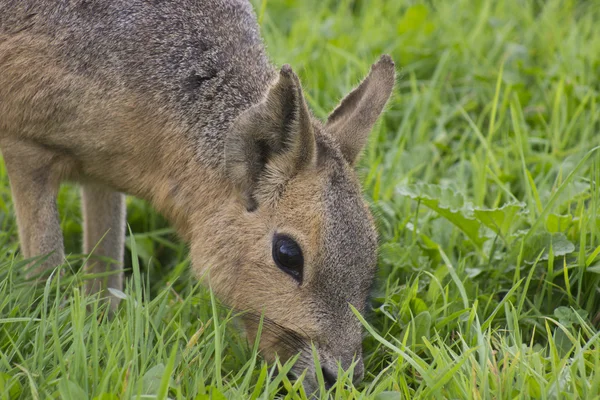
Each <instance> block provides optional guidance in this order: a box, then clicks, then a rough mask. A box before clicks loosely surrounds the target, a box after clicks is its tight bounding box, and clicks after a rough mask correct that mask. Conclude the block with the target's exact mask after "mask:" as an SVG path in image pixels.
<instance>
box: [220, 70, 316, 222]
mask: <svg viewBox="0 0 600 400" xmlns="http://www.w3.org/2000/svg"><path fill="white" fill-rule="evenodd" d="M314 158H315V137H314V132H313V128H312V123H311V118H310V113H309V111H308V108H307V106H306V103H305V101H304V96H303V95H302V87H301V86H300V80H299V79H298V76H296V74H295V73H294V71H292V68H291V67H290V66H289V65H287V64H286V65H284V66H283V67H281V71H280V73H279V79H278V80H277V82H276V83H275V85H273V86H272V87H271V89H270V90H269V92H268V93H267V95H266V97H265V99H264V100H263V101H262V102H261V103H259V104H256V105H254V106H252V107H250V108H249V109H248V110H246V111H244V112H243V113H242V114H241V115H240V116H239V117H238V118H237V120H236V121H235V123H234V125H233V127H232V129H231V131H230V132H229V134H228V135H227V137H226V139H225V169H226V171H227V175H228V176H229V178H230V179H231V180H232V181H233V183H234V184H235V185H236V187H237V188H238V190H239V191H240V193H241V195H242V199H243V201H244V203H245V205H246V209H248V211H252V210H254V209H256V207H257V206H258V204H257V202H256V199H255V196H254V195H255V190H256V187H257V184H258V181H259V179H260V177H261V174H262V173H263V172H264V170H265V168H266V166H267V164H269V163H270V162H272V161H273V160H274V159H278V160H280V162H278V163H277V168H278V171H279V172H280V173H282V174H283V178H284V179H285V178H291V177H292V176H293V175H294V174H296V173H297V172H298V171H299V170H300V169H301V168H302V167H304V166H306V165H308V164H310V163H312V162H313V160H314Z"/></svg>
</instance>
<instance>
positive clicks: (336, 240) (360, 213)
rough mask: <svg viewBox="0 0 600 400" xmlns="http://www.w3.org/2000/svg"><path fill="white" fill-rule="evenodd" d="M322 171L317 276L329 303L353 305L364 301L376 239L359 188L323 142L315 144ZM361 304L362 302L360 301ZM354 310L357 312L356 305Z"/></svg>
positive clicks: (344, 166) (350, 174) (373, 263)
mask: <svg viewBox="0 0 600 400" xmlns="http://www.w3.org/2000/svg"><path fill="white" fill-rule="evenodd" d="M318 146H319V157H320V160H319V164H320V165H321V168H322V169H323V171H324V175H325V176H324V177H323V184H324V188H323V197H322V207H323V211H324V212H323V215H324V221H323V225H322V230H323V234H322V237H321V240H322V246H321V250H322V252H323V253H322V257H321V260H320V264H321V265H320V266H319V268H318V270H317V271H318V272H317V279H316V281H317V282H318V284H319V285H322V286H324V287H322V288H321V289H323V290H322V291H323V292H324V293H325V295H326V296H327V301H328V302H331V301H332V300H333V299H332V297H338V298H339V300H340V302H341V303H343V304H346V303H347V302H348V301H350V302H353V303H356V302H357V301H362V300H361V298H362V297H365V296H366V294H367V292H368V290H369V288H370V286H371V282H372V279H373V276H374V273H375V271H374V267H375V263H376V252H377V235H376V233H375V229H374V226H373V222H372V219H371V216H370V214H369V212H368V210H367V207H366V206H365V202H364V200H363V197H362V194H361V191H360V186H359V184H358V181H357V179H356V177H355V174H354V172H353V171H352V169H351V167H349V166H348V165H347V164H346V162H345V161H344V160H343V158H342V156H341V154H340V152H339V151H338V150H337V149H336V148H335V147H332V146H331V144H330V143H328V142H327V141H326V140H324V141H320V142H318ZM363 300H364V299H363ZM355 306H357V307H359V308H361V305H360V304H355Z"/></svg>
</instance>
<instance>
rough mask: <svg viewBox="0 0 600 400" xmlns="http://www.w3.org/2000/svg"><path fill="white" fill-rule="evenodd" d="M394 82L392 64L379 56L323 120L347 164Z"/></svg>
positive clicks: (355, 156)
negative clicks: (365, 74)
mask: <svg viewBox="0 0 600 400" xmlns="http://www.w3.org/2000/svg"><path fill="white" fill-rule="evenodd" d="M395 79H396V71H395V69H394V61H392V58H391V57H390V56H388V55H382V56H381V57H380V58H379V60H378V61H377V63H375V64H373V66H372V67H371V72H369V75H368V76H367V77H366V78H365V79H364V80H363V81H362V82H361V84H360V85H358V87H356V88H355V89H354V90H353V91H352V92H350V94H348V95H347V96H346V97H345V98H344V99H343V100H342V101H341V103H340V104H339V105H338V106H337V107H336V109H335V110H334V111H333V112H332V113H331V114H330V115H329V117H328V118H327V124H326V125H325V129H326V131H328V132H329V134H331V136H333V138H334V139H335V140H336V141H337V142H338V144H339V145H340V149H341V150H342V154H343V155H344V158H345V159H346V161H348V163H350V164H351V165H353V164H354V163H355V162H356V160H357V159H358V156H359V154H360V152H361V151H362V149H363V147H364V146H365V144H366V143H367V138H368V136H369V132H371V129H372V128H373V125H374V124H375V122H376V121H377V118H378V117H379V114H381V111H382V110H383V107H384V106H385V104H386V103H387V101H388V99H389V97H390V94H391V93H392V89H393V88H394V82H395Z"/></svg>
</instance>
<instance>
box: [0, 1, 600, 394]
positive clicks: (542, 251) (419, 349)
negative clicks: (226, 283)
mask: <svg viewBox="0 0 600 400" xmlns="http://www.w3.org/2000/svg"><path fill="white" fill-rule="evenodd" d="M255 6H256V10H257V13H258V15H259V18H260V21H261V26H262V29H263V33H264V36H265V38H266V42H267V44H268V50H269V53H270V54H271V56H272V58H273V60H274V61H275V62H276V63H278V64H283V63H290V64H291V65H292V66H293V67H294V68H295V69H296V70H297V71H298V72H299V74H300V76H301V79H302V82H303V84H304V86H305V88H306V95H307V99H308V102H309V103H310V105H311V107H312V108H313V110H314V111H315V113H316V115H317V116H319V117H322V118H324V117H326V115H327V112H328V110H331V109H332V108H333V107H334V105H335V104H336V102H337V101H338V100H339V99H340V97H341V96H342V95H343V94H345V93H346V92H348V91H349V90H350V89H351V88H352V87H353V85H355V84H356V83H357V82H358V81H359V79H360V78H361V77H362V76H364V75H365V74H366V72H367V71H368V69H369V66H370V64H371V63H372V62H373V61H374V60H376V58H377V57H378V55H379V54H380V53H389V54H391V55H392V56H393V58H394V59H395V60H396V63H397V67H398V75H399V77H398V81H397V86H396V90H395V93H394V95H393V99H392V101H391V103H390V105H389V107H388V110H387V113H386V115H385V118H383V120H382V121H381V123H379V124H378V126H377V127H376V129H375V130H374V131H373V133H372V136H371V141H370V143H369V147H368V149H367V151H366V152H365V154H364V156H363V159H362V161H361V163H360V165H359V168H358V170H359V173H360V176H361V180H362V182H363V184H364V189H365V196H366V197H367V198H368V199H369V201H370V203H371V205H372V210H373V212H374V214H375V215H376V220H377V224H378V227H379V233H380V243H381V246H380V257H379V260H380V261H379V273H378V283H377V285H376V288H375V292H374V293H373V304H372V312H371V313H370V315H368V316H366V320H363V321H364V324H365V327H366V332H367V333H366V335H365V340H364V351H365V363H366V376H365V381H364V382H363V383H361V384H359V385H358V386H357V387H352V386H350V385H348V382H347V379H342V380H341V382H340V383H339V384H338V385H336V386H335V387H334V388H333V389H332V390H331V394H332V396H333V398H335V399H345V398H376V399H381V400H384V399H399V398H402V399H405V398H421V399H431V398H436V399H446V398H454V399H457V398H459V399H462V398H465V399H471V398H472V399H492V398H494V399H514V398H541V399H564V398H579V399H593V398H599V393H600V331H599V327H600V289H599V286H600V285H599V283H600V190H599V189H598V187H597V182H598V181H599V178H600V150H598V149H597V146H599V145H600V83H599V78H600V24H599V23H598V21H600V3H598V2H596V1H587V2H585V1H575V0H573V1H566V0H565V1H559V0H548V1H541V0H538V1H536V0H506V1H493V0H487V1H486V0H480V1H467V0H457V1H441V0H431V1H427V2H417V1H409V0H394V1H389V0H370V1H366V0H362V1H361V0H354V1H350V0H348V1H334V0H302V1H293V0H279V1H275V0H271V1H266V0H265V1H262V2H261V1H256V2H255ZM0 180H1V184H0V224H1V226H2V229H1V233H0V249H2V251H1V253H0V398H7V397H9V398H40V399H45V398H63V399H70V398H72V399H86V398H89V399H92V398H95V399H102V400H108V399H121V398H122V399H131V398H155V397H156V398H165V397H166V396H168V397H170V398H178V399H179V398H180V399H208V398H213V399H223V398H229V399H238V398H253V399H256V398H261V399H265V398H269V399H270V398H274V397H277V396H281V397H283V396H288V398H303V396H304V395H303V394H302V391H301V388H300V385H299V384H298V383H294V382H290V381H288V380H287V378H285V373H284V372H285V367H284V368H283V372H278V371H277V369H276V368H274V367H273V366H272V365H267V364H265V363H264V361H262V360H261V359H260V357H258V356H257V354H256V350H255V348H254V347H255V346H254V345H253V344H252V343H251V344H245V343H244V341H243V340H242V339H241V338H240V337H239V334H238V333H237V330H236V329H235V321H232V318H231V317H232V316H231V315H228V314H227V312H225V311H223V310H222V308H221V307H219V306H218V304H217V303H216V302H215V301H214V299H212V297H211V295H210V293H207V291H206V290H205V289H203V288H201V287H200V286H199V285H198V284H197V283H196V282H195V281H194V280H192V279H189V278H190V276H189V275H190V272H189V271H188V268H187V267H188V262H187V260H186V248H185V245H183V244H181V243H180V242H178V241H177V239H176V238H175V236H174V235H173V233H172V231H171V230H169V229H168V226H167V224H166V223H165V221H164V220H163V219H162V218H161V217H160V216H158V215H156V214H155V213H154V212H153V211H152V210H151V209H150V208H149V206H148V205H146V204H145V203H143V202H142V201H139V200H136V199H129V203H128V213H129V218H128V221H129V223H130V225H131V229H132V232H134V235H133V236H132V237H130V238H129V241H128V259H130V260H131V261H130V263H129V264H128V268H129V269H130V271H132V272H133V273H131V274H130V276H131V280H130V281H129V283H128V287H127V290H126V293H125V295H126V299H125V300H124V301H123V302H122V308H121V311H120V313H119V315H118V316H117V317H116V318H115V319H113V320H108V319H107V318H106V315H105V308H104V306H103V305H102V304H101V303H99V302H98V301H97V299H93V298H87V297H85V296H83V295H82V293H81V282H82V278H83V276H82V274H81V273H79V272H76V271H78V270H79V267H80V266H81V264H82V262H83V260H84V256H83V255H80V254H78V252H79V251H80V250H79V248H80V247H79V246H80V234H81V217H80V211H79V200H78V192H77V190H76V188H74V187H65V188H64V189H63V190H62V191H61V195H60V199H59V204H60V210H61V216H62V225H63V228H64V231H65V243H66V247H67V252H68V253H70V254H71V256H70V257H69V264H68V265H66V266H64V267H63V269H64V270H65V271H66V274H64V275H63V276H61V275H60V274H58V273H55V274H54V275H53V279H52V280H51V281H48V283H47V284H46V285H45V286H40V287H33V286H32V285H31V284H29V283H27V282H25V280H24V277H23V275H22V272H21V269H22V268H21V267H22V265H23V264H24V261H23V260H22V259H21V258H20V257H19V255H18V240H17V228H16V222H15V219H14V211H13V208H12V205H11V200H10V189H9V184H8V178H7V176H6V171H5V170H4V168H3V167H1V169H0ZM131 239H134V240H131ZM86 308H87V309H86ZM88 309H89V310H88ZM361 318H362V317H361ZM287 367H289V365H288V366H287ZM281 388H285V389H286V390H287V394H286V392H285V391H283V390H281ZM278 390H279V391H278ZM144 395H145V396H144ZM321 395H322V396H325V393H324V392H323V393H321Z"/></svg>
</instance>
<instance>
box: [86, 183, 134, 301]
mask: <svg viewBox="0 0 600 400" xmlns="http://www.w3.org/2000/svg"><path fill="white" fill-rule="evenodd" d="M82 203H83V210H82V211H83V216H84V217H83V221H84V226H83V250H84V252H85V253H92V254H91V256H90V259H89V261H88V263H87V265H86V271H87V272H89V273H93V274H97V273H103V272H114V273H112V274H110V275H109V276H107V277H104V278H96V279H91V280H89V281H88V282H87V285H86V287H87V290H88V293H100V292H104V291H105V290H106V289H107V288H114V289H118V290H122V289H123V273H122V272H116V271H118V270H120V269H121V268H122V264H123V252H124V241H125V196H124V195H123V194H121V193H118V192H114V191H112V190H110V189H108V188H105V187H103V186H97V185H85V186H83V189H82ZM118 304H119V299H118V298H116V297H114V296H110V307H111V310H114V309H116V307H117V305H118Z"/></svg>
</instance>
